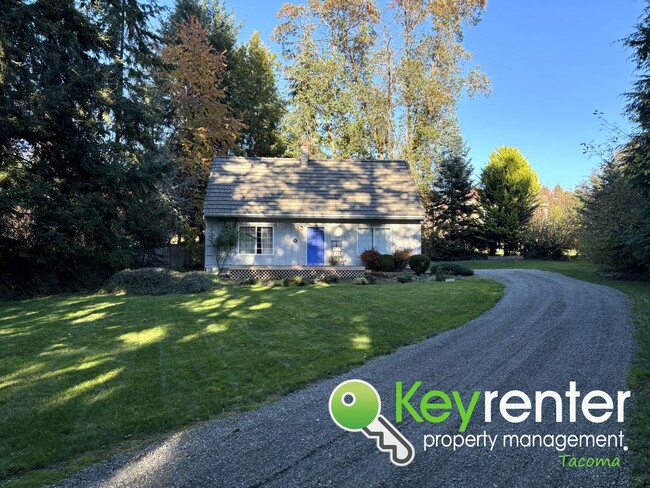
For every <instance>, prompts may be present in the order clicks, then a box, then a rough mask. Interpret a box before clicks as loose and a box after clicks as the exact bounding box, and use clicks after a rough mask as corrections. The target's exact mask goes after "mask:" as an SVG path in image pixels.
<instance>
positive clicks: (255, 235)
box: [239, 225, 273, 254]
mask: <svg viewBox="0 0 650 488" xmlns="http://www.w3.org/2000/svg"><path fill="white" fill-rule="evenodd" d="M239 254H273V227H270V226H253V225H243V226H241V227H239Z"/></svg>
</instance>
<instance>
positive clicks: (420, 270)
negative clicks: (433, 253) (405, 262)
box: [409, 254, 431, 275]
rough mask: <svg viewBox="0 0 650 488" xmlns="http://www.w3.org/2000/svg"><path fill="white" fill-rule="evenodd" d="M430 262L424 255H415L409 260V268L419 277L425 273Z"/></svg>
mask: <svg viewBox="0 0 650 488" xmlns="http://www.w3.org/2000/svg"><path fill="white" fill-rule="evenodd" d="M430 264H431V260H430V259H429V258H428V257H427V256H425V255H424V254H415V255H413V256H411V257H410V258H409V266H410V267H411V269H412V270H413V272H414V273H415V274H416V275H421V274H424V273H426V272H427V270H428V269H429V265H430Z"/></svg>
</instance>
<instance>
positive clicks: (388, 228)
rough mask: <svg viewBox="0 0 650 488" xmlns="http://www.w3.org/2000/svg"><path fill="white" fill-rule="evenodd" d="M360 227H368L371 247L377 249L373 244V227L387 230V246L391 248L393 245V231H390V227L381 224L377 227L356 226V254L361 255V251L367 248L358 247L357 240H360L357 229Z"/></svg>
mask: <svg viewBox="0 0 650 488" xmlns="http://www.w3.org/2000/svg"><path fill="white" fill-rule="evenodd" d="M361 229H370V240H371V244H372V246H371V247H372V249H377V247H376V246H375V229H386V230H388V233H389V239H388V244H389V247H391V248H392V247H393V239H392V236H393V232H392V229H391V228H390V227H387V226H381V225H379V226H377V227H374V226H373V227H370V226H367V227H357V256H361V253H363V251H365V250H366V249H368V248H364V249H359V240H360V239H359V230H361Z"/></svg>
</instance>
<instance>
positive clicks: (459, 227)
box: [427, 149, 478, 259]
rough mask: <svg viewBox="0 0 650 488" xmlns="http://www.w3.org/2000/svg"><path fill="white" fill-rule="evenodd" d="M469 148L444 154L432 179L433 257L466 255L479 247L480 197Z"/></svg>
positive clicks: (429, 205)
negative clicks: (474, 178) (478, 203)
mask: <svg viewBox="0 0 650 488" xmlns="http://www.w3.org/2000/svg"><path fill="white" fill-rule="evenodd" d="M471 177H472V166H471V164H470V162H469V161H468V159H467V150H466V149H464V150H463V152H449V153H447V154H445V156H444V157H443V159H442V161H441V162H440V165H439V166H438V171H437V174H436V176H435V178H434V180H433V188H432V191H431V198H430V201H429V204H428V208H427V210H428V212H427V213H428V216H429V218H430V220H431V224H432V229H431V235H430V239H429V241H430V247H431V254H432V258H434V259H454V258H461V257H467V256H470V255H472V254H473V253H474V252H475V251H476V247H477V245H478V242H477V238H476V236H477V226H478V224H477V212H478V209H477V201H476V194H475V192H474V188H473V184H472V179H471Z"/></svg>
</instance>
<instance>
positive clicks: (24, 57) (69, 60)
mask: <svg viewBox="0 0 650 488" xmlns="http://www.w3.org/2000/svg"><path fill="white" fill-rule="evenodd" d="M5 7H7V8H5ZM96 14H97V12H96V11H95V12H90V11H88V10H85V9H84V10H80V9H79V8H78V6H77V5H76V4H75V2H74V1H72V0H62V1H59V2H51V1H35V2H26V1H14V2H11V5H7V4H6V3H5V5H3V9H2V10H0V32H2V34H0V42H1V43H2V52H3V53H4V57H5V59H7V60H8V62H7V63H5V64H4V66H5V72H4V73H3V80H2V87H1V90H2V95H3V96H2V102H0V153H1V155H2V157H1V158H0V165H1V166H0V174H1V176H0V210H1V212H2V216H1V219H2V224H3V225H2V226H0V234H1V236H0V255H1V256H0V258H1V259H0V268H1V269H0V273H2V274H8V275H9V280H7V281H12V282H13V283H14V284H16V283H17V282H18V281H21V280H22V281H23V283H22V285H24V286H29V287H30V288H31V290H32V291H47V290H46V288H47V285H57V284H68V285H72V284H74V283H77V284H78V283H79V282H82V281H88V282H91V281H93V280H97V279H101V277H102V276H104V275H105V274H106V273H109V272H111V271H113V270H114V269H116V268H119V267H120V266H123V265H125V264H128V260H129V256H130V255H129V249H130V245H131V243H132V242H133V241H132V238H133V236H132V235H130V234H129V230H128V229H127V226H126V225H125V215H126V213H127V210H128V209H130V208H131V205H133V204H135V202H137V200H138V199H141V198H143V197H144V196H145V195H146V194H150V192H151V189H152V186H153V184H152V182H153V180H152V179H151V178H147V176H151V175H152V173H147V174H145V173H140V172H139V171H138V166H137V165H136V164H130V161H129V160H127V159H125V158H122V157H119V156H118V157H115V156H114V154H115V152H114V149H115V128H114V127H115V126H114V122H113V120H114V118H113V119H112V118H111V114H112V113H114V108H115V105H116V104H115V103H114V100H113V99H112V98H111V93H112V92H113V89H114V88H115V86H116V84H115V81H116V79H115V70H114V69H113V67H112V66H111V64H110V62H111V61H110V59H109V55H108V53H109V52H110V46H109V43H108V41H107V37H106V31H105V30H104V27H105V25H104V24H101V23H100V22H98V20H97V19H98V17H96ZM125 90H126V89H125ZM137 123H141V125H140V126H138V127H137V128H133V126H134V125H136V124H137ZM143 127H146V124H144V123H143V122H142V121H136V120H128V119H122V128H123V131H124V133H126V132H136V131H137V130H138V129H142V128H143ZM123 140H125V141H126V140H129V139H127V138H124V139H123ZM130 140H132V141H135V139H134V138H133V139H130ZM138 144H140V142H132V147H135V146H136V145H138ZM154 174H155V172H154ZM156 177H157V176H156Z"/></svg>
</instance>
